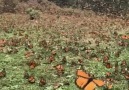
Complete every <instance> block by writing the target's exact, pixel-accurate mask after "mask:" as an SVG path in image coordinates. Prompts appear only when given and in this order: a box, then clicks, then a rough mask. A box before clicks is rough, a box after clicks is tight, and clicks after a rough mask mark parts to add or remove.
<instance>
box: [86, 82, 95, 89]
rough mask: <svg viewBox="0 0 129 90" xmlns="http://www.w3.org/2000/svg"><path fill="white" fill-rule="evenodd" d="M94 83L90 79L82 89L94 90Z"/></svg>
mask: <svg viewBox="0 0 129 90" xmlns="http://www.w3.org/2000/svg"><path fill="white" fill-rule="evenodd" d="M95 87H96V84H95V83H94V82H93V81H91V82H90V83H89V84H88V85H87V86H86V87H85V88H84V90H95Z"/></svg>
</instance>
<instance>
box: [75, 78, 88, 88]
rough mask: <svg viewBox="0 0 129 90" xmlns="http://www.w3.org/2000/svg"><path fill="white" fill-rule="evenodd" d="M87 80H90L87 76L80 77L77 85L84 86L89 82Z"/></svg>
mask: <svg viewBox="0 0 129 90" xmlns="http://www.w3.org/2000/svg"><path fill="white" fill-rule="evenodd" d="M87 82H88V79H86V78H83V77H78V78H77V79H76V82H75V83H76V85H77V86H78V87H79V88H81V89H82V88H83V87H84V86H85V85H86V84H87Z"/></svg>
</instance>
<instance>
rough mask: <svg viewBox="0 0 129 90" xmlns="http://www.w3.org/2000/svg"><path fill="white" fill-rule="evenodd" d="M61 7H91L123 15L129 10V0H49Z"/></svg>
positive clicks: (102, 11)
mask: <svg viewBox="0 0 129 90" xmlns="http://www.w3.org/2000/svg"><path fill="white" fill-rule="evenodd" d="M49 1H52V2H55V3H56V4H57V5H59V6H61V7H73V8H80V9H91V10H93V11H94V12H96V13H98V12H99V13H103V14H104V13H105V14H113V15H122V16H125V15H126V14H127V13H128V10H129V0H49Z"/></svg>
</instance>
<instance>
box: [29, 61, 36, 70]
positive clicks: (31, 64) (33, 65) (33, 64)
mask: <svg viewBox="0 0 129 90" xmlns="http://www.w3.org/2000/svg"><path fill="white" fill-rule="evenodd" d="M27 64H28V66H29V67H30V69H34V68H35V67H36V66H37V65H38V64H37V63H36V62H35V61H34V60H31V61H29V62H28V63H27Z"/></svg>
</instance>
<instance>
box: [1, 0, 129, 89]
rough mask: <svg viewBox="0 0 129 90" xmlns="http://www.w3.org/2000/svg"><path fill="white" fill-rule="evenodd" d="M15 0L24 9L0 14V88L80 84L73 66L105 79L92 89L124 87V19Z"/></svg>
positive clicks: (127, 33) (127, 44)
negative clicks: (101, 84) (102, 83)
mask: <svg viewBox="0 0 129 90" xmlns="http://www.w3.org/2000/svg"><path fill="white" fill-rule="evenodd" d="M19 2H22V4H23V3H24V5H25V6H24V8H23V7H22V9H23V11H24V9H25V11H24V13H21V12H20V13H16V14H13V13H3V14H1V15H0V62H1V63H0V90H18V89H19V90H79V88H78V87H77V85H75V80H76V78H77V75H76V71H77V69H84V70H85V71H86V72H87V73H89V74H91V75H92V76H93V77H94V78H96V79H98V78H99V79H102V80H104V81H105V85H104V86H103V87H96V90H107V87H109V86H110V84H111V85H112V87H111V90H128V87H129V86H128V85H129V84H128V79H129V78H128V75H129V68H128V66H129V61H128V58H129V26H128V20H122V19H121V18H113V17H110V18H109V17H107V16H104V15H103V16H99V15H96V14H95V13H94V12H92V11H87V10H84V11H82V10H79V9H71V8H60V7H58V6H55V5H54V4H52V3H51V2H49V4H48V3H43V1H40V0H39V1H38V3H39V2H40V4H41V2H42V4H41V5H44V6H45V7H42V8H41V7H40V11H42V10H44V11H42V13H39V12H40V11H39V7H36V6H37V4H35V5H36V6H34V7H32V8H30V7H29V5H27V4H26V2H28V1H27V0H20V1H19ZM28 3H29V2H28ZM18 5H19V4H18ZM38 5H39V4H38ZM30 6H31V4H30ZM25 7H27V8H25ZM37 8H38V9H37ZM44 8H45V9H44ZM16 9H17V10H18V7H17V8H16ZM39 15H40V16H39ZM28 17H29V18H30V19H28ZM37 18H38V19H37ZM32 19H33V20H32ZM124 62H125V63H124ZM123 63H124V64H123ZM117 64H118V65H117ZM58 65H59V66H58ZM117 68H118V69H117ZM106 73H111V76H110V77H107V74H106ZM126 76H127V77H126ZM108 78H111V80H109V81H108ZM108 84H109V85H108Z"/></svg>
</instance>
